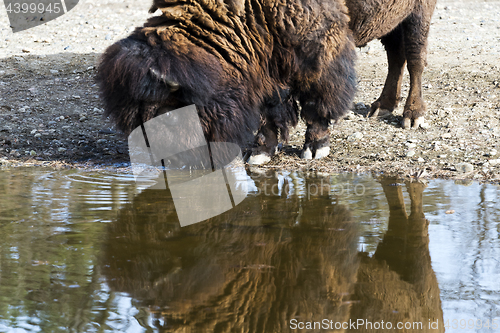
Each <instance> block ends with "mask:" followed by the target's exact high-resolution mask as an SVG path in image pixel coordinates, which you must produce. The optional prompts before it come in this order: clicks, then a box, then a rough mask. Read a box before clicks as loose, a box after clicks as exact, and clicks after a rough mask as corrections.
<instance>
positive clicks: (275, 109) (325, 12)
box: [98, 0, 435, 164]
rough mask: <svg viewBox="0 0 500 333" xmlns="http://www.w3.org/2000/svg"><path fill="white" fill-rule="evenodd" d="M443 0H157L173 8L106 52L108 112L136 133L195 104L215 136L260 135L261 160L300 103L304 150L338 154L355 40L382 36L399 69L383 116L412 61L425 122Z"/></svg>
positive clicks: (103, 73)
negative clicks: (428, 57) (428, 58)
mask: <svg viewBox="0 0 500 333" xmlns="http://www.w3.org/2000/svg"><path fill="white" fill-rule="evenodd" d="M423 2H425V3H423ZM434 2H435V1H434V0H431V1H423V0H422V1H420V0H413V1H399V2H398V4H397V5H396V4H393V3H395V2H393V1H391V2H390V4H389V1H387V0H384V1H382V0H379V1H369V2H368V1H347V3H345V1H343V0H300V1H299V0H289V1H287V2H282V1H278V0H253V1H249V0H225V1H213V0H197V1H191V0H168V1H167V0H154V2H153V6H152V7H151V9H150V12H152V13H153V12H156V11H157V10H160V11H161V15H159V16H154V17H152V18H150V19H149V20H148V21H147V22H146V24H145V25H144V26H143V27H141V28H137V29H136V30H135V31H134V32H133V33H132V34H131V35H130V36H129V37H128V38H126V39H123V40H121V41H119V42H117V43H115V44H114V45H112V46H110V47H109V48H108V49H107V50H106V52H105V53H104V55H103V57H102V59H101V63H100V65H99V69H98V70H99V73H98V81H99V83H100V88H101V95H102V97H103V99H104V104H105V109H106V114H107V115H108V116H110V117H111V118H112V119H114V121H115V122H116V124H117V127H118V128H119V129H120V130H121V131H123V132H124V133H130V132H131V131H132V130H133V129H134V128H136V127H138V126H140V125H141V124H142V123H143V122H146V121H148V120H149V119H151V118H153V117H155V116H156V115H158V114H161V113H164V112H168V111H170V110H173V109H177V108H180V107H183V106H186V105H190V104H195V105H196V107H197V110H198V114H199V116H200V119H201V122H202V127H203V130H204V133H205V135H206V139H207V140H208V141H229V142H236V143H239V144H247V143H249V142H250V141H254V142H255V144H256V148H254V152H253V155H252V157H251V158H250V160H249V162H250V163H256V164H260V163H264V162H266V161H268V160H269V159H270V156H271V155H272V154H273V153H274V151H275V149H276V146H277V144H278V134H281V137H282V138H283V139H285V140H286V139H287V137H288V128H289V127H290V126H295V125H296V124H297V121H298V117H299V111H300V116H301V117H302V118H303V119H304V121H305V122H306V124H307V130H306V134H305V144H304V149H303V154H302V156H303V157H304V158H313V157H315V158H321V157H324V156H326V155H328V153H329V129H328V127H329V124H330V122H331V120H337V119H339V118H340V117H342V116H343V115H344V113H345V111H346V110H347V109H348V107H349V106H350V105H351V102H352V99H353V96H354V93H355V83H356V82H355V81H356V79H355V71H354V60H355V52H354V48H355V44H354V40H355V41H356V44H357V45H362V44H364V43H366V42H368V41H370V40H371V39H374V38H382V41H383V43H384V45H386V48H387V51H388V55H389V75H388V79H387V82H386V87H385V89H384V91H383V93H382V96H381V97H380V99H379V100H378V101H377V102H376V103H375V104H374V105H373V107H372V115H376V114H377V112H378V110H379V109H388V110H392V109H394V107H395V106H396V103H397V100H398V98H399V91H400V88H399V85H400V82H401V78H400V77H401V75H400V74H401V72H402V66H403V65H404V63H405V61H408V67H409V70H410V75H411V77H412V90H411V91H410V98H409V99H408V102H407V107H405V121H404V124H405V126H406V124H407V122H408V121H411V119H414V125H418V124H419V122H420V119H421V117H422V115H423V112H424V110H425V106H424V104H423V101H422V98H421V92H420V77H421V73H422V69H423V65H424V58H425V40H426V36H427V31H428V25H429V22H428V20H429V19H430V16H431V13H432V8H433V6H434ZM349 15H350V16H351V18H350V17H349ZM353 35H354V37H353ZM397 74H399V76H398V75H397Z"/></svg>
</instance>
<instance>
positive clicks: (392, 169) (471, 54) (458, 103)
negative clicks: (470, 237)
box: [0, 0, 500, 183]
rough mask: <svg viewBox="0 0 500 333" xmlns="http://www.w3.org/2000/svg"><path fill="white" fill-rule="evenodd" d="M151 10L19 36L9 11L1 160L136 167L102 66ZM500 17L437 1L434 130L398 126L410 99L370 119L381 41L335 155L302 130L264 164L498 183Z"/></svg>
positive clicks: (110, 12)
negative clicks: (103, 83)
mask: <svg viewBox="0 0 500 333" xmlns="http://www.w3.org/2000/svg"><path fill="white" fill-rule="evenodd" d="M148 7H149V2H148V1H138V0H129V1H126V2H125V3H124V2H121V1H98V0H87V1H81V2H80V4H78V6H77V7H76V8H75V9H73V10H72V11H70V12H69V13H68V14H66V15H64V16H63V17H60V18H58V19H56V20H54V21H51V22H48V23H47V24H45V25H42V26H38V27H36V28H33V29H30V30H27V31H23V32H19V33H16V34H13V33H12V32H11V31H10V29H9V28H8V27H9V23H8V19H7V15H6V12H5V11H3V10H1V11H0V31H1V38H0V92H1V93H0V164H2V165H26V164H28V165H40V164H42V165H72V166H91V165H113V166H117V165H118V166H119V165H121V166H124V165H127V163H128V148H127V144H126V139H125V138H124V137H123V136H121V135H120V134H119V133H116V131H115V130H114V129H113V127H112V124H111V123H110V122H109V121H108V120H106V119H103V118H102V113H103V109H102V105H101V103H100V101H99V98H98V96H97V87H96V85H95V82H94V76H95V66H96V62H97V60H98V58H99V55H100V53H101V52H102V51H103V50H104V49H105V48H106V46H108V45H110V44H111V43H113V42H114V41H116V40H118V39H120V38H123V37H125V36H126V35H127V34H128V33H129V32H130V31H131V29H132V28H133V27H135V26H137V25H141V24H142V23H143V22H144V20H145V19H146V17H147V9H148ZM499 12H500V1H459V2H458V1H446V0H443V1H440V2H439V4H438V7H437V10H436V12H435V14H434V18H433V23H432V27H431V36H430V40H429V56H428V61H429V66H428V67H427V69H426V71H425V73H424V98H425V99H426V101H427V104H428V114H427V116H426V122H427V124H428V126H427V129H425V130H423V129H419V130H417V131H414V130H413V131H409V130H403V129H401V128H400V125H399V122H400V119H401V114H402V105H403V104H404V101H403V103H401V106H400V107H399V108H398V109H397V110H396V111H395V114H394V115H393V116H390V117H388V118H385V119H377V120H366V118H364V116H365V115H366V112H367V111H368V107H369V105H370V103H372V102H373V101H374V100H375V99H376V98H377V97H378V95H379V94H380V92H381V90H382V87H383V83H384V80H385V74H386V60H385V53H384V52H383V49H382V46H381V44H380V43H379V42H378V41H375V42H372V43H370V44H369V45H368V46H367V47H365V48H363V49H361V50H359V51H358V66H357V69H358V81H359V88H358V93H357V96H356V98H355V107H353V110H352V111H351V112H350V113H349V114H348V116H347V117H346V118H345V119H344V120H343V121H341V122H340V123H338V124H336V125H335V126H333V130H332V138H331V141H332V151H331V154H330V156H328V157H327V158H325V159H324V160H321V161H312V162H306V161H303V160H300V159H299V158H298V157H297V154H298V149H299V147H300V145H301V143H302V141H303V133H304V127H303V126H299V127H297V128H296V130H295V131H294V132H292V135H291V141H290V142H289V143H288V144H286V145H284V148H283V151H282V152H280V153H279V154H278V155H277V156H276V157H275V158H274V159H273V160H272V161H271V163H270V164H269V165H268V166H266V167H284V168H303V169H312V170H317V171H322V172H337V171H358V172H369V171H375V172H383V173H390V174H400V175H403V176H408V175H415V174H418V175H421V176H422V177H450V178H457V179H460V178H463V179H477V180H480V181H491V182H497V183H500V140H499V137H500V18H499V16H498V13H499ZM405 79H406V80H405V83H404V87H403V95H404V96H406V93H407V91H408V79H407V77H405ZM471 170H472V171H471ZM469 171H470V172H469Z"/></svg>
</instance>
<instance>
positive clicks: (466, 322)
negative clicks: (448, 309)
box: [444, 319, 498, 330]
mask: <svg viewBox="0 0 500 333" xmlns="http://www.w3.org/2000/svg"><path fill="white" fill-rule="evenodd" d="M444 327H445V328H448V329H449V328H451V329H455V330H457V329H462V330H465V329H481V328H483V329H484V328H485V329H490V330H496V329H498V322H497V319H493V320H489V319H487V320H486V321H482V320H480V319H448V320H446V321H445V322H444Z"/></svg>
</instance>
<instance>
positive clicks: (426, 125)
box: [420, 123, 431, 130]
mask: <svg viewBox="0 0 500 333" xmlns="http://www.w3.org/2000/svg"><path fill="white" fill-rule="evenodd" d="M420 127H421V128H422V129H424V130H427V129H429V128H431V125H429V124H427V123H422V124H420Z"/></svg>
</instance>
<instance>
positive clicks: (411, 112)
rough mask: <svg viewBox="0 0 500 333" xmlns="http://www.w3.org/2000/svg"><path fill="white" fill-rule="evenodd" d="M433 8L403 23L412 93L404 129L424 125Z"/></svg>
mask: <svg viewBox="0 0 500 333" xmlns="http://www.w3.org/2000/svg"><path fill="white" fill-rule="evenodd" d="M433 8H434V7H433V6H432V8H428V9H422V11H423V13H418V12H417V13H413V14H411V15H410V16H409V17H408V18H407V19H406V20H405V21H404V22H403V30H404V44H405V55H406V59H407V62H408V64H407V67H408V71H409V72H410V92H409V93H408V98H407V100H406V105H405V108H404V111H403V123H402V126H403V128H410V127H411V128H418V127H419V126H420V125H422V124H423V123H424V115H425V112H426V105H425V102H424V99H423V97H422V73H423V71H424V68H425V66H426V64H427V60H426V58H427V37H428V35H429V26H430V20H431V16H432V11H433Z"/></svg>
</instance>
